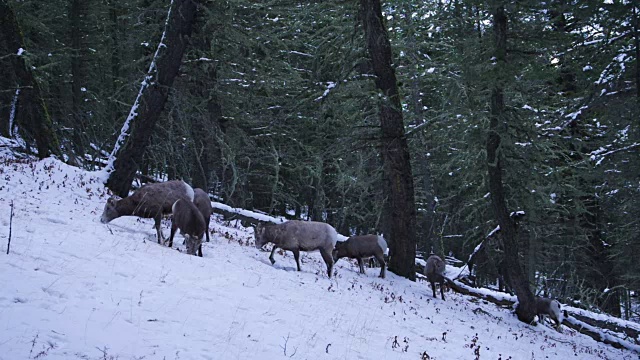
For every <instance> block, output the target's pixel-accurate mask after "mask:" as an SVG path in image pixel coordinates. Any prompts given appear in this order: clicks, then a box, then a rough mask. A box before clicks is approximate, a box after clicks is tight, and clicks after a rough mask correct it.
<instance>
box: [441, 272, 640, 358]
mask: <svg viewBox="0 0 640 360" xmlns="http://www.w3.org/2000/svg"><path fill="white" fill-rule="evenodd" d="M447 285H448V286H449V287H450V288H451V289H453V290H454V291H456V292H459V293H461V294H464V295H470V296H474V297H477V298H481V299H483V300H487V301H489V302H491V303H494V304H496V305H498V306H504V307H511V306H513V305H514V304H515V302H516V297H515V296H511V295H508V294H504V293H500V292H497V291H491V290H488V289H482V288H472V287H469V286H467V285H464V284H462V283H461V282H459V281H456V280H450V279H447ZM563 308H564V309H566V310H567V312H568V313H569V314H570V316H569V317H568V318H565V319H564V321H563V322H562V324H563V325H565V326H567V327H569V328H571V329H574V330H576V331H578V332H579V333H581V334H584V335H587V336H589V337H591V338H592V339H594V340H596V341H599V342H602V343H605V344H608V345H611V346H613V347H615V348H616V349H627V350H632V351H635V352H637V353H640V345H638V344H634V343H632V342H629V341H627V340H624V339H621V338H619V337H617V336H615V335H612V334H609V333H606V332H605V331H604V330H612V331H617V332H623V333H625V334H626V335H627V336H628V335H629V333H628V332H627V331H628V330H634V329H631V328H629V327H627V328H626V329H623V328H621V327H617V328H616V329H612V328H610V325H609V324H610V322H606V321H603V320H597V319H595V317H590V316H587V312H586V311H581V312H580V314H577V313H574V312H572V311H571V310H570V308H569V307H564V306H563ZM579 319H581V320H583V321H580V320H579ZM587 322H589V323H591V324H593V325H590V324H588V323H587ZM602 324H607V325H606V327H605V328H604V329H603V328H602V327H600V326H599V325H602ZM625 330H627V331H625ZM636 339H637V337H636Z"/></svg>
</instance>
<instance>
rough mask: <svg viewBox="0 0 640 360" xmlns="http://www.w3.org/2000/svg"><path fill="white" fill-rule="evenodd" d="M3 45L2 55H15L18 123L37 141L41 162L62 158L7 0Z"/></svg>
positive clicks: (1, 21)
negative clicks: (50, 158) (52, 155)
mask: <svg viewBox="0 0 640 360" xmlns="http://www.w3.org/2000/svg"><path fill="white" fill-rule="evenodd" d="M0 44H3V45H4V46H6V48H5V49H0V50H1V51H0V53H5V54H12V55H11V56H9V59H10V64H11V65H10V66H11V68H12V70H13V73H14V74H15V82H16V84H15V88H16V90H19V91H16V92H15V93H14V94H15V96H16V98H15V99H17V104H16V108H15V119H16V121H17V122H18V124H19V125H20V126H21V130H22V132H23V134H25V135H27V136H28V137H31V138H33V139H34V140H35V142H36V147H37V149H38V157H39V158H41V159H44V158H46V157H47V156H49V155H51V154H55V155H58V156H59V155H60V146H59V143H58V138H57V136H56V134H55V132H54V131H53V125H52V123H51V117H49V113H48V112H47V107H46V105H45V103H44V100H43V99H42V94H41V92H40V86H39V85H38V82H37V80H36V78H35V77H34V76H33V73H32V72H31V67H30V66H29V65H28V64H27V63H26V61H25V59H24V56H22V52H23V51H24V50H23V49H24V40H23V38H22V32H21V31H20V26H19V25H18V21H17V20H16V17H15V13H14V12H13V9H12V8H11V7H10V6H9V4H8V3H7V0H0Z"/></svg>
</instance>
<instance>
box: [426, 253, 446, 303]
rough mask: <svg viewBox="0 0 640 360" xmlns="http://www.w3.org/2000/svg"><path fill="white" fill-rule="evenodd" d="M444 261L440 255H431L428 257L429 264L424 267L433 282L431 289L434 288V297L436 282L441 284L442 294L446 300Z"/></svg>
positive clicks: (434, 294) (434, 295)
mask: <svg viewBox="0 0 640 360" xmlns="http://www.w3.org/2000/svg"><path fill="white" fill-rule="evenodd" d="M444 269H445V264H444V261H442V259H441V258H440V257H439V256H438V255H431V256H429V258H428V259H427V265H426V266H425V267H424V274H425V275H426V276H427V280H429V283H431V290H433V297H436V284H435V283H436V282H438V283H439V284H440V295H441V296H442V300H444V283H445V279H444Z"/></svg>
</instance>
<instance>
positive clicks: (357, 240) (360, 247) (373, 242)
mask: <svg viewBox="0 0 640 360" xmlns="http://www.w3.org/2000/svg"><path fill="white" fill-rule="evenodd" d="M386 252H387V242H386V241H385V240H384V238H383V237H382V236H380V235H361V236H352V237H350V238H348V239H347V240H346V241H341V242H337V243H336V248H335V249H334V250H333V261H334V262H337V261H338V259H340V258H343V257H348V258H350V259H357V260H358V265H359V266H360V273H361V274H364V273H365V271H364V262H363V261H362V259H363V258H369V257H372V256H373V257H375V258H376V260H378V262H379V263H380V267H381V270H380V277H381V278H383V279H384V277H385V269H386V265H387V264H386V262H385V261H384V254H385V253H386Z"/></svg>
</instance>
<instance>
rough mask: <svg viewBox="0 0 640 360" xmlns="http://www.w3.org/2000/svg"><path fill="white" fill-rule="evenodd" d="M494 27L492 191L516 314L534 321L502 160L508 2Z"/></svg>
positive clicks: (489, 162) (495, 17) (499, 10)
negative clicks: (516, 300) (505, 184)
mask: <svg viewBox="0 0 640 360" xmlns="http://www.w3.org/2000/svg"><path fill="white" fill-rule="evenodd" d="M493 28H494V36H495V57H496V61H497V64H496V65H495V71H496V78H495V81H496V83H495V85H494V87H493V89H491V104H490V106H491V109H490V121H489V134H488V137H487V169H488V174H489V191H490V192H491V205H492V208H493V212H494V216H495V217H496V219H497V221H498V224H499V225H500V233H501V239H502V242H503V247H504V260H503V270H504V274H503V275H504V276H505V278H506V279H505V280H506V281H507V283H508V284H509V286H510V287H511V289H512V290H513V291H514V292H515V293H516V296H517V297H518V302H519V304H518V307H517V309H516V314H517V316H518V319H520V321H523V322H526V323H530V322H531V321H533V319H534V316H535V300H534V297H533V293H532V292H531V289H530V288H529V284H528V282H527V277H526V276H525V273H524V271H523V269H522V267H521V266H520V261H519V253H518V234H517V229H516V224H515V221H514V220H513V219H512V218H511V217H510V216H509V210H508V209H507V204H506V200H505V192H504V186H503V183H502V163H501V156H500V141H501V138H500V132H501V130H500V128H501V124H504V123H505V122H506V119H505V117H506V109H505V103H504V94H503V88H502V86H503V83H502V81H503V79H504V76H501V73H504V70H503V69H502V68H503V67H504V65H505V62H506V51H507V50H506V49H507V17H506V14H505V11H504V6H502V5H499V6H497V7H496V8H495V9H494V13H493Z"/></svg>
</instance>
